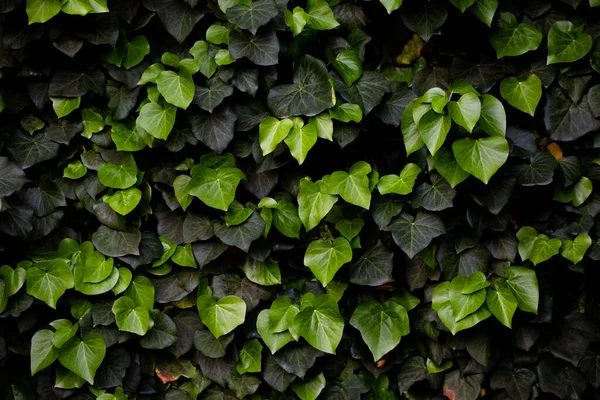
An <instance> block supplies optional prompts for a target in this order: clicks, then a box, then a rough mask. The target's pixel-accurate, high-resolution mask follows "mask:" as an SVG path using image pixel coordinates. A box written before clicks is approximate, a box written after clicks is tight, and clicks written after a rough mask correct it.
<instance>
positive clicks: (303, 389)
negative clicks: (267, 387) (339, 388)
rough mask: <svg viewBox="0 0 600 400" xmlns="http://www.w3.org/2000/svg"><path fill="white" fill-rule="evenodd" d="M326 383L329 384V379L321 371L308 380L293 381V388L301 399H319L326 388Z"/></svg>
mask: <svg viewBox="0 0 600 400" xmlns="http://www.w3.org/2000/svg"><path fill="white" fill-rule="evenodd" d="M325 385H327V381H326V380H325V375H323V373H322V372H321V373H320V374H319V375H317V376H316V377H315V378H313V379H311V380H310V381H308V382H302V383H301V382H299V381H296V382H294V383H292V390H293V391H294V393H296V396H298V397H299V398H300V400H317V397H319V395H320V394H321V392H322V391H323V389H325Z"/></svg>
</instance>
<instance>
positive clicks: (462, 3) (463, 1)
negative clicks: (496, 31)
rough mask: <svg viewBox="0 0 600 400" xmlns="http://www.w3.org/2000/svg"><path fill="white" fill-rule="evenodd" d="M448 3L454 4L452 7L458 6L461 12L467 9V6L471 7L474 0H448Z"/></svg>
mask: <svg viewBox="0 0 600 400" xmlns="http://www.w3.org/2000/svg"><path fill="white" fill-rule="evenodd" d="M450 3H452V4H453V5H454V7H456V8H458V9H459V10H460V12H461V13H464V12H465V11H467V8H469V7H471V6H472V5H473V3H475V0H450Z"/></svg>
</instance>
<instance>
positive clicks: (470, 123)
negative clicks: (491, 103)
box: [448, 93, 481, 133]
mask: <svg viewBox="0 0 600 400" xmlns="http://www.w3.org/2000/svg"><path fill="white" fill-rule="evenodd" d="M448 111H449V112H450V116H451V117H452V120H453V121H454V122H456V123H457V124H458V125H460V126H462V127H463V128H465V129H466V130H467V131H469V133H470V132H473V128H474V127H475V124H476V123H477V121H479V116H480V115H481V101H480V100H479V97H477V95H475V94H473V93H466V94H464V95H462V96H461V97H460V99H458V101H451V102H449V103H448Z"/></svg>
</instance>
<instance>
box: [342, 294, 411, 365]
mask: <svg viewBox="0 0 600 400" xmlns="http://www.w3.org/2000/svg"><path fill="white" fill-rule="evenodd" d="M350 325H352V326H353V327H355V328H356V329H358V330H359V331H360V334H361V336H362V338H363V340H364V341H365V343H366V344H367V346H368V347H369V350H371V354H373V359H374V360H375V361H377V360H379V359H381V357H383V356H384V355H386V354H387V353H389V352H390V351H391V350H393V349H394V348H395V347H396V346H398V344H399V343H400V339H401V338H402V336H406V335H408V334H409V333H410V325H409V322H408V313H407V312H406V309H405V308H404V307H402V306H401V305H400V304H398V303H396V302H395V301H393V300H389V301H386V302H385V303H384V304H381V303H379V302H377V301H373V300H370V301H366V302H363V303H360V304H359V305H358V307H356V310H354V313H353V314H352V318H351V319H350Z"/></svg>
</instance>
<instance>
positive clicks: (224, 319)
mask: <svg viewBox="0 0 600 400" xmlns="http://www.w3.org/2000/svg"><path fill="white" fill-rule="evenodd" d="M196 305H197V307H198V311H199V313H200V319H201V320H202V323H203V324H204V325H206V326H207V327H208V329H209V330H210V332H211V333H212V334H213V335H214V336H215V338H217V339H218V338H219V337H221V336H223V335H226V334H228V333H229V332H231V331H233V330H234V329H235V328H236V327H238V326H239V325H241V324H243V323H244V320H245V319H246V303H245V302H244V300H242V299H240V298H239V297H236V296H225V297H222V298H221V299H219V300H218V301H215V299H214V298H213V297H212V295H209V294H205V295H202V296H200V297H198V301H197V303H196Z"/></svg>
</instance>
